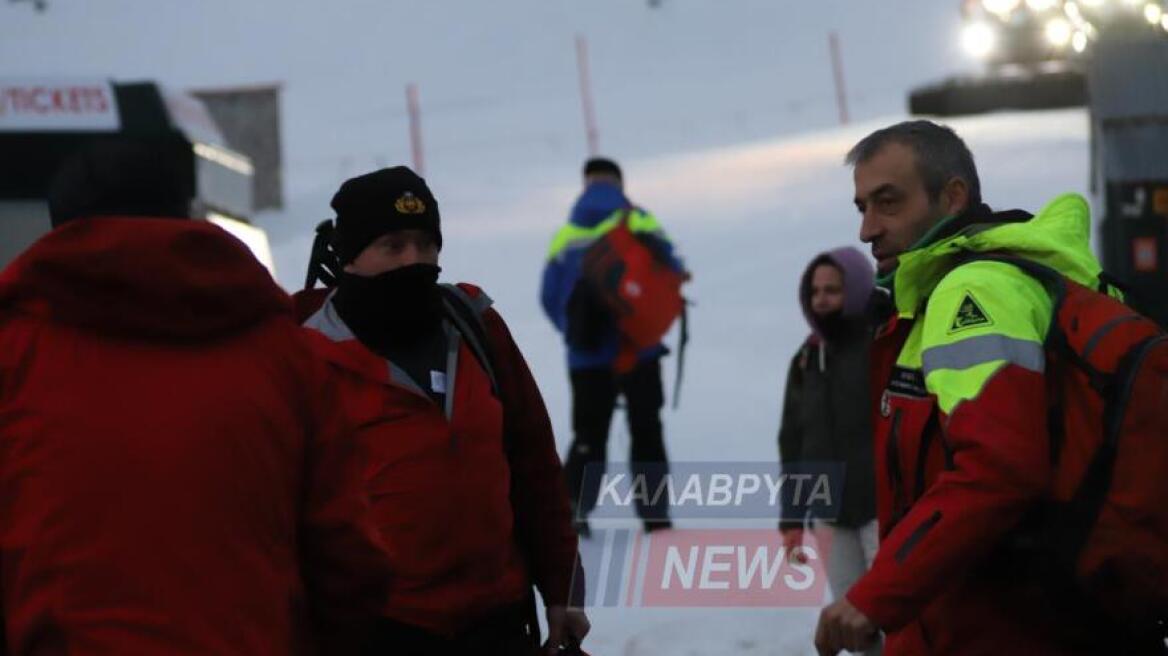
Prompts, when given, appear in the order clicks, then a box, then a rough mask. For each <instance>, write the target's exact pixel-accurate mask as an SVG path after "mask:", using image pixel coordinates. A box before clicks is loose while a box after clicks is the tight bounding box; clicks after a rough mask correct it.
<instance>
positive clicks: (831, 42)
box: [827, 32, 849, 125]
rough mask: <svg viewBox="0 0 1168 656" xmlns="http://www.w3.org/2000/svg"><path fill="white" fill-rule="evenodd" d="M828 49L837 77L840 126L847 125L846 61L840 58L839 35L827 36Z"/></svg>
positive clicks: (836, 87) (836, 98) (833, 33)
mask: <svg viewBox="0 0 1168 656" xmlns="http://www.w3.org/2000/svg"><path fill="white" fill-rule="evenodd" d="M827 41H828V47H829V49H830V50H831V69H832V74H833V75H834V77H835V102H836V105H838V106H839V116H840V124H841V125H847V124H848V120H849V116H848V92H847V87H846V86H845V85H844V61H843V57H841V56H840V44H839V35H837V34H836V33H835V32H831V33H830V34H828V36H827Z"/></svg>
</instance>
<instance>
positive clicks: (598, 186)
mask: <svg viewBox="0 0 1168 656" xmlns="http://www.w3.org/2000/svg"><path fill="white" fill-rule="evenodd" d="M626 207H630V203H629V199H628V198H626V197H625V194H624V192H623V191H621V189H620V187H618V186H616V185H614V184H610V183H607V182H593V183H592V184H590V185H588V187H586V188H585V189H584V192H583V193H581V194H580V198H578V199H576V204H575V205H574V206H573V207H572V216H571V219H570V220H571V222H572V224H573V225H576V226H579V227H581V228H592V227H595V226H596V225H597V224H598V223H600V222H601V221H603V220H605V219H607V218H608V217H610V216H612V213H613V212H615V211H617V210H620V209H624V208H626Z"/></svg>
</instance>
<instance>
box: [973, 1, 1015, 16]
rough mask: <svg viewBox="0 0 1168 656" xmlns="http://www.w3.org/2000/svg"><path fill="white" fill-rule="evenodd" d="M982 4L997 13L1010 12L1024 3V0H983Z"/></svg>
mask: <svg viewBox="0 0 1168 656" xmlns="http://www.w3.org/2000/svg"><path fill="white" fill-rule="evenodd" d="M981 4H982V6H983V7H985V8H986V11H989V12H992V13H995V14H1008V13H1010V12H1012V11H1014V10H1015V9H1017V8H1018V5H1020V4H1022V0H981Z"/></svg>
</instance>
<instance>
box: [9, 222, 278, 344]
mask: <svg viewBox="0 0 1168 656" xmlns="http://www.w3.org/2000/svg"><path fill="white" fill-rule="evenodd" d="M0 309H6V310H15V311H19V312H22V313H26V314H32V315H35V316H40V317H44V318H46V319H49V320H52V321H55V322H60V323H64V324H68V325H73V326H77V327H79V328H82V329H85V330H91V331H94V332H98V333H101V334H106V335H112V336H117V337H130V338H153V339H165V340H176V341H183V340H196V339H197V340H202V339H209V338H215V337H220V336H226V335H229V334H233V333H235V332H238V331H241V330H244V329H246V328H249V327H251V326H253V325H255V324H257V323H259V322H261V321H263V320H265V319H268V318H270V317H273V316H275V315H279V314H285V315H289V316H290V315H291V305H290V301H289V298H288V296H287V294H285V293H284V292H283V290H281V289H280V288H279V287H278V286H277V285H276V283H275V282H274V281H273V280H272V277H271V275H270V274H269V273H268V271H267V270H266V269H264V267H263V266H262V265H261V264H260V263H259V262H258V261H257V260H256V259H255V257H254V256H252V254H251V252H250V251H248V249H247V247H246V246H244V245H243V244H242V243H241V242H239V241H238V240H237V239H235V238H234V237H232V236H231V235H229V234H228V233H227V232H225V231H223V230H222V229H220V228H218V227H217V226H214V225H212V224H209V223H204V222H200V221H183V220H177V219H147V218H137V217H134V218H115V217H102V218H99V219H81V220H77V221H71V222H69V223H67V224H65V225H63V226H61V227H60V228H57V229H56V230H53V231H52V232H50V233H49V234H47V235H45V236H44V237H42V238H41V239H40V240H39V241H37V242H36V243H35V244H33V245H32V246H31V247H30V248H29V249H28V250H27V251H25V252H24V253H23V254H22V255H21V256H20V257H18V258H17V259H16V260H15V261H14V262H12V264H10V265H9V266H8V268H6V269H5V270H4V271H3V272H0Z"/></svg>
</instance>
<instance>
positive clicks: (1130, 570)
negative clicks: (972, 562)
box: [973, 255, 1168, 632]
mask: <svg viewBox="0 0 1168 656" xmlns="http://www.w3.org/2000/svg"><path fill="white" fill-rule="evenodd" d="M973 259H975V260H991V261H999V262H1005V263H1008V264H1011V265H1013V266H1016V267H1018V268H1019V269H1022V270H1023V271H1024V272H1026V273H1027V274H1029V275H1030V276H1032V277H1034V278H1036V279H1038V280H1039V281H1041V282H1042V283H1043V284H1044V286H1045V287H1046V288H1047V289H1048V291H1050V292H1051V294H1052V297H1053V298H1054V299H1055V315H1054V317H1053V319H1052V326H1051V330H1050V331H1049V335H1048V337H1047V343H1046V351H1047V363H1048V364H1047V376H1046V384H1047V394H1048V399H1049V400H1050V404H1049V410H1050V412H1049V429H1050V439H1051V459H1052V462H1053V463H1054V468H1053V471H1054V477H1053V481H1052V486H1051V489H1050V493H1049V502H1048V503H1046V504H1044V506H1043V508H1042V509H1040V511H1039V513H1038V519H1037V521H1036V522H1034V523H1033V524H1030V525H1028V526H1031V527H1032V528H1034V529H1036V530H1035V531H1034V532H1029V531H1027V532H1028V533H1030V535H1031V537H1035V538H1036V542H1037V544H1038V549H1039V553H1040V554H1042V558H1041V559H1040V562H1041V567H1042V569H1044V570H1045V571H1046V573H1048V574H1053V575H1054V576H1053V578H1052V579H1051V580H1054V579H1061V583H1055V584H1054V585H1055V589H1054V591H1055V592H1056V593H1062V592H1067V593H1068V594H1069V596H1074V597H1076V598H1078V599H1082V600H1086V601H1087V602H1088V603H1089V605H1090V607H1091V608H1092V609H1093V610H1096V611H1098V612H1100V613H1103V614H1104V616H1109V617H1111V619H1112V620H1114V621H1115V622H1117V623H1119V624H1120V625H1121V626H1127V627H1130V628H1132V629H1134V630H1137V631H1140V632H1143V631H1159V632H1163V631H1164V629H1165V628H1166V627H1168V623H1166V620H1168V335H1165V333H1164V331H1162V330H1161V329H1160V327H1159V326H1157V325H1156V324H1155V323H1154V322H1152V321H1151V320H1150V319H1147V318H1145V317H1143V316H1141V315H1139V314H1138V313H1136V312H1135V311H1134V310H1132V309H1131V308H1129V307H1128V306H1126V305H1124V304H1123V303H1121V302H1120V301H1118V300H1116V299H1114V298H1112V297H1111V296H1108V295H1107V294H1106V293H1103V290H1105V289H1106V288H1107V283H1106V282H1102V283H1101V285H1100V291H1097V290H1094V289H1091V288H1088V287H1084V286H1083V285H1080V284H1077V283H1075V282H1073V281H1071V280H1068V279H1067V278H1065V277H1063V276H1062V275H1061V274H1059V273H1057V272H1056V271H1054V270H1052V269H1049V268H1047V267H1045V266H1043V265H1040V264H1037V263H1035V262H1031V261H1028V260H1022V259H1018V258H1014V257H1009V256H1002V257H999V256H994V255H989V256H978V257H975V258H973Z"/></svg>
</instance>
